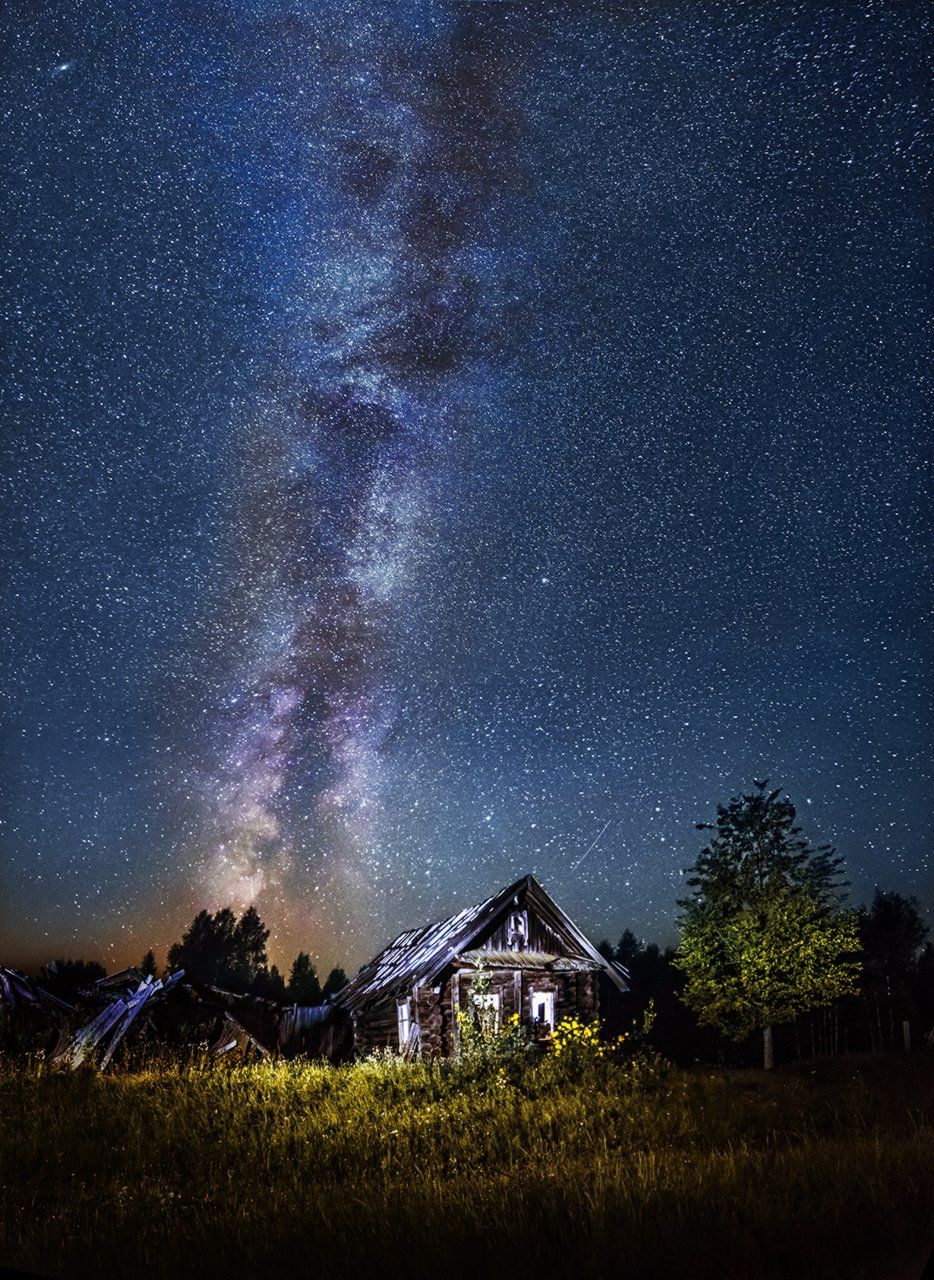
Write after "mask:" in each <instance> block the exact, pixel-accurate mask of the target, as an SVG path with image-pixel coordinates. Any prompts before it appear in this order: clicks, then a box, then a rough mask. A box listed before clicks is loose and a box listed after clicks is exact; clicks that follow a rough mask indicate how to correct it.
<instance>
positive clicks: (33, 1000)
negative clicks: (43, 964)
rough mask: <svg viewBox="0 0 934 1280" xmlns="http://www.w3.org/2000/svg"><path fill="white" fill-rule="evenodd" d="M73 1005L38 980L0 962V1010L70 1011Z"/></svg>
mask: <svg viewBox="0 0 934 1280" xmlns="http://www.w3.org/2000/svg"><path fill="white" fill-rule="evenodd" d="M73 1008H74V1006H73V1005H70V1004H69V1003H68V1001H67V1000H60V999H59V998H58V996H53V995H52V993H51V991H46V989H45V987H40V986H39V984H38V982H33V980H32V978H27V976H26V974H25V973H20V972H19V970H18V969H7V968H6V966H5V965H2V964H0V1010H3V1011H4V1012H8V1013H12V1012H14V1011H20V1010H23V1009H25V1010H29V1011H34V1012H37V1013H58V1014H66V1013H71V1012H72V1010H73Z"/></svg>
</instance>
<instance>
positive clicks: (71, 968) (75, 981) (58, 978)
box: [39, 960, 107, 1000]
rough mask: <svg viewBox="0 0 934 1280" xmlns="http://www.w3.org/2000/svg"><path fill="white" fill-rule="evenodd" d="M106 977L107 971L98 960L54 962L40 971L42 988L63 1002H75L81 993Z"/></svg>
mask: <svg viewBox="0 0 934 1280" xmlns="http://www.w3.org/2000/svg"><path fill="white" fill-rule="evenodd" d="M106 976H107V970H106V969H105V968H104V966H103V965H102V964H99V963H98V962H97V961H96V960H53V961H52V962H51V964H47V965H43V966H42V968H41V969H40V971H39V981H40V982H41V983H42V986H44V987H45V989H46V991H50V992H51V993H52V995H54V996H59V997H60V998H61V999H62V1000H74V998H75V996H76V995H78V993H79V992H80V991H84V990H86V989H87V988H88V987H91V986H93V985H94V983H95V982H97V981H99V980H100V979H101V978H106Z"/></svg>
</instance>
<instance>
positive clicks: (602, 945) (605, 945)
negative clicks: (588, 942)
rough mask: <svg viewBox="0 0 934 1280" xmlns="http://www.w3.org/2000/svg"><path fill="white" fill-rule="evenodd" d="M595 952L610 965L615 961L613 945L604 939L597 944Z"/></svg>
mask: <svg viewBox="0 0 934 1280" xmlns="http://www.w3.org/2000/svg"><path fill="white" fill-rule="evenodd" d="M597 950H598V951H599V952H600V954H601V955H602V956H603V958H604V960H609V961H610V962H611V963H612V962H613V961H614V960H615V959H616V952H615V951H614V950H613V944H612V942H610V941H608V940H607V939H606V938H604V939H603V941H602V942H598V943H597Z"/></svg>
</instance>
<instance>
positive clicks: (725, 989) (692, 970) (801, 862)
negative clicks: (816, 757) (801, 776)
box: [674, 782, 860, 1037]
mask: <svg viewBox="0 0 934 1280" xmlns="http://www.w3.org/2000/svg"><path fill="white" fill-rule="evenodd" d="M699 825H700V829H702V830H711V831H714V832H715V835H714V837H713V839H712V840H711V841H710V844H709V845H707V846H706V847H705V848H704V849H703V850H702V851H701V854H700V856H699V857H698V859H697V862H696V863H695V865H694V867H693V868H692V869H691V874H690V875H689V877H688V884H689V885H690V886H691V887H692V888H693V889H694V896H693V898H691V899H688V900H686V901H684V902H682V903H681V904H680V905H681V907H682V916H681V945H680V947H679V949H678V952H677V955H676V957H675V961H674V963H675V965H676V966H677V967H678V968H679V969H681V970H682V971H683V973H684V975H685V986H684V992H683V997H682V998H683V1000H684V1002H685V1003H686V1004H687V1005H688V1007H689V1008H691V1009H692V1010H694V1012H695V1013H696V1014H697V1016H698V1018H699V1020H700V1021H701V1022H702V1023H705V1024H707V1025H709V1026H713V1027H716V1028H718V1029H719V1030H721V1031H724V1032H726V1033H727V1034H728V1035H732V1036H736V1037H741V1036H744V1035H747V1034H749V1033H750V1032H751V1031H754V1030H758V1029H765V1028H768V1027H770V1026H772V1025H773V1024H774V1023H777V1022H785V1021H790V1020H791V1019H793V1018H795V1017H796V1016H797V1015H798V1014H799V1013H802V1012H804V1011H805V1010H808V1009H813V1008H817V1007H820V1006H822V1005H826V1004H829V1003H831V1002H832V1001H833V1000H835V999H837V998H838V997H840V996H843V995H846V994H848V993H850V992H853V991H854V990H855V989H856V983H857V977H858V974H859V969H860V966H859V964H858V962H857V960H856V959H855V955H856V953H857V951H858V947H859V943H858V938H857V930H856V922H855V918H854V917H853V915H852V914H848V913H846V912H844V911H843V910H842V909H841V908H840V906H839V902H838V898H837V891H838V888H839V876H840V866H841V861H842V860H841V859H840V858H839V857H838V856H837V855H835V853H834V851H833V850H832V849H831V848H830V847H829V846H822V847H820V848H813V847H812V846H811V845H810V844H809V843H808V841H807V840H806V839H805V838H804V836H803V835H802V833H801V829H800V828H799V827H798V826H796V825H795V809H794V806H793V805H792V804H791V802H790V801H789V800H788V799H787V798H785V797H782V794H781V791H780V790H774V791H768V789H767V784H766V783H765V782H757V783H756V787H755V791H754V792H753V793H752V794H749V795H745V796H741V797H738V798H735V799H733V800H731V801H730V803H729V804H728V805H726V806H723V805H721V806H718V809H717V822H716V825H715V826H711V825H709V824H699Z"/></svg>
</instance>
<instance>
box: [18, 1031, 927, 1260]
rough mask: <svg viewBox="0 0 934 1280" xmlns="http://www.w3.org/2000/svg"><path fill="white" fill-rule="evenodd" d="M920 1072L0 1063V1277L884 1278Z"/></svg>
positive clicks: (921, 1117)
mask: <svg viewBox="0 0 934 1280" xmlns="http://www.w3.org/2000/svg"><path fill="white" fill-rule="evenodd" d="M932 1067H934V1064H932V1063H931V1062H929V1061H925V1060H924V1059H923V1058H922V1057H920V1056H919V1057H918V1058H916V1059H914V1060H912V1061H905V1060H900V1059H895V1058H885V1059H881V1058H880V1059H856V1058H850V1059H838V1060H836V1061H834V1062H824V1063H821V1064H819V1065H818V1067H817V1068H816V1071H814V1070H813V1069H812V1067H811V1066H802V1067H801V1068H799V1069H795V1070H785V1071H782V1072H779V1073H776V1075H775V1076H774V1077H773V1078H771V1079H766V1078H764V1077H763V1076H761V1075H760V1074H758V1073H752V1072H750V1073H742V1072H731V1073H722V1072H712V1071H704V1072H697V1073H684V1072H673V1073H671V1074H670V1075H667V1076H665V1077H663V1078H662V1079H661V1080H660V1081H658V1082H657V1083H656V1084H655V1085H654V1086H653V1087H651V1088H650V1089H648V1090H635V1091H634V1090H632V1089H631V1087H629V1086H626V1085H625V1084H623V1083H622V1082H619V1083H617V1077H616V1075H615V1074H614V1073H613V1072H609V1073H607V1074H606V1077H605V1080H604V1082H603V1084H601V1085H600V1087H599V1088H594V1087H593V1086H585V1085H570V1086H565V1087H563V1088H560V1089H559V1088H557V1087H555V1086H554V1085H553V1084H548V1082H547V1081H545V1080H543V1079H542V1078H541V1075H540V1073H539V1074H537V1073H536V1072H534V1071H531V1072H528V1073H527V1075H526V1078H525V1079H524V1080H523V1083H522V1085H521V1087H518V1088H517V1087H515V1086H513V1085H509V1084H496V1085H491V1086H489V1087H485V1088H483V1087H480V1086H478V1085H464V1084H463V1083H458V1082H457V1080H456V1079H454V1078H451V1077H449V1076H446V1075H444V1074H443V1073H441V1072H439V1071H437V1070H432V1069H430V1068H427V1067H422V1066H418V1065H416V1066H410V1065H406V1064H393V1063H383V1064H375V1065H370V1064H361V1065H359V1066H356V1067H350V1068H341V1069H329V1068H321V1067H316V1066H311V1065H303V1064H262V1065H259V1066H254V1067H242V1068H234V1069H225V1068H217V1067H213V1066H207V1065H204V1066H195V1067H188V1068H185V1067H179V1066H174V1065H172V1064H171V1063H165V1064H163V1065H160V1066H155V1067H153V1068H152V1069H150V1070H146V1071H138V1072H135V1073H133V1074H129V1073H126V1074H115V1075H113V1076H109V1077H103V1078H101V1077H97V1076H94V1075H90V1074H89V1075H79V1076H61V1075H56V1074H54V1073H50V1072H48V1071H46V1070H43V1069H41V1068H30V1069H25V1070H24V1069H15V1068H14V1067H13V1066H12V1065H11V1064H7V1065H6V1066H3V1065H0V1135H2V1138H0V1263H2V1264H4V1265H8V1266H17V1267H28V1268H32V1269H35V1270H39V1271H45V1272H46V1273H47V1274H49V1275H60V1276H67V1277H72V1276H82V1277H83V1276H88V1277H90V1276H94V1277H111V1276H121V1277H122V1276H132V1277H134V1280H136V1278H137V1277H139V1278H140V1280H141V1278H142V1277H144V1276H146V1277H149V1276H153V1277H184V1276H198V1277H214V1276H221V1275H223V1276H225V1277H227V1278H228V1280H230V1278H231V1277H234V1278H236V1277H247V1276H263V1277H280V1276H281V1277H285V1276H289V1277H292V1276H305V1275H308V1276H315V1277H323V1278H328V1277H343V1276H370V1275H372V1276H377V1275H385V1276H392V1275H402V1274H408V1275H410V1276H428V1275H432V1276H436V1277H464V1278H465V1280H466V1278H467V1277H473V1278H477V1277H479V1278H481V1280H483V1278H485V1277H486V1278H488V1277H497V1276H504V1277H505V1276H515V1275H530V1276H531V1275H534V1276H536V1277H539V1276H547V1277H552V1276H553V1277H563V1276H567V1277H571V1276H575V1277H607V1278H609V1277H621V1276H634V1277H639V1278H640V1280H646V1278H648V1280H651V1278H653V1277H666V1278H668V1277H678V1276H687V1275H691V1276H735V1277H744V1278H748V1277H755V1276H794V1277H804V1276H822V1277H826V1276H838V1277H843V1276H846V1277H855V1276H863V1275H865V1276H866V1277H869V1276H874V1275H877V1274H879V1273H880V1268H883V1270H882V1273H883V1274H888V1272H886V1271H885V1270H884V1267H886V1266H890V1265H892V1264H898V1263H899V1262H900V1261H901V1256H902V1255H901V1253H900V1252H899V1251H900V1250H902V1251H904V1250H910V1249H911V1248H915V1250H917V1249H919V1248H920V1249H922V1251H923V1232H924V1228H925V1224H926V1223H927V1224H930V1221H931V1211H932V1202H931V1190H932V1188H934V1130H932V1127H931V1124H932V1114H934V1107H932V1088H934V1070H932ZM908 1256H914V1255H911V1254H910V1253H909V1255H908ZM874 1268H875V1269H874ZM919 1269H920V1268H919ZM909 1274H910V1272H909Z"/></svg>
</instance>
